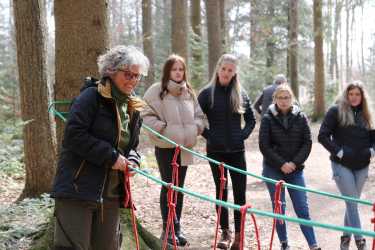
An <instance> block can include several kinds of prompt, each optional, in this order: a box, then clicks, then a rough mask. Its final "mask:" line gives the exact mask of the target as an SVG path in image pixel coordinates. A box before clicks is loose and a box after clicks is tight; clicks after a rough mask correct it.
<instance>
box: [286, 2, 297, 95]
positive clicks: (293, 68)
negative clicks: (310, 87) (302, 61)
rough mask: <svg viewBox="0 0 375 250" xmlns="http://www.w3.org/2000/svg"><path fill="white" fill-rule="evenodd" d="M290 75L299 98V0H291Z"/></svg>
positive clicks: (293, 88)
mask: <svg viewBox="0 0 375 250" xmlns="http://www.w3.org/2000/svg"><path fill="white" fill-rule="evenodd" d="M288 36H289V45H288V66H289V69H288V75H289V79H290V83H291V86H292V90H293V92H294V95H295V96H296V98H297V100H298V95H299V88H298V85H299V84H298V0H290V1H289V34H288Z"/></svg>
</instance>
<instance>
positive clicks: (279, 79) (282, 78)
mask: <svg viewBox="0 0 375 250" xmlns="http://www.w3.org/2000/svg"><path fill="white" fill-rule="evenodd" d="M286 82H288V80H287V79H286V77H285V76H284V75H283V74H278V75H276V76H275V78H274V79H273V83H275V84H282V83H286Z"/></svg>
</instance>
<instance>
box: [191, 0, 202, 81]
mask: <svg viewBox="0 0 375 250" xmlns="http://www.w3.org/2000/svg"><path fill="white" fill-rule="evenodd" d="M190 13H191V14H190V15H191V17H190V23H191V27H192V30H193V33H194V34H193V41H194V42H193V45H192V47H191V52H192V60H193V61H192V64H191V65H192V67H191V82H192V83H193V85H194V87H196V88H197V87H199V85H200V84H201V83H202V81H203V79H202V71H201V70H199V69H200V68H201V65H202V64H203V62H202V60H203V58H202V20H201V1H200V0H190Z"/></svg>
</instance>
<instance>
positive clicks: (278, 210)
mask: <svg viewBox="0 0 375 250" xmlns="http://www.w3.org/2000/svg"><path fill="white" fill-rule="evenodd" d="M283 184H284V181H283V180H280V181H278V182H277V183H276V184H275V196H274V204H275V205H274V206H275V209H274V211H273V213H275V214H282V209H281V205H282V202H281V200H280V199H281V192H282V188H283ZM277 222H278V223H280V224H283V223H284V221H283V220H280V219H279V220H277V219H276V218H274V219H273V225H272V234H271V241H270V250H272V244H273V237H274V235H275V228H276V223H277Z"/></svg>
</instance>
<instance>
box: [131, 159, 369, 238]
mask: <svg viewBox="0 0 375 250" xmlns="http://www.w3.org/2000/svg"><path fill="white" fill-rule="evenodd" d="M129 168H130V169H131V170H133V171H135V172H137V173H139V174H141V175H143V176H144V177H146V178H148V179H151V180H152V181H154V182H156V183H158V184H160V185H163V186H166V187H168V186H169V187H171V188H172V189H174V190H176V191H178V192H182V193H185V194H188V195H190V196H193V197H196V198H198V199H201V200H205V201H208V202H210V203H215V204H216V205H219V206H222V207H226V208H231V209H235V210H240V208H241V206H239V205H236V204H233V203H230V202H225V201H222V200H217V199H215V198H212V197H209V196H206V195H202V194H199V193H196V192H193V191H190V190H189V189H186V188H180V187H177V186H173V185H171V184H170V183H167V182H164V181H162V180H160V179H158V178H156V177H154V176H152V175H150V174H147V173H146V172H144V171H142V170H140V169H139V168H133V167H131V166H129ZM247 213H253V214H256V215H260V216H265V217H271V218H276V219H281V220H286V221H290V222H293V223H298V224H302V225H306V226H312V227H321V228H326V229H331V230H335V231H341V232H347V233H353V234H358V235H365V236H370V237H373V238H375V232H372V231H365V230H360V229H358V228H353V227H342V226H336V225H332V224H327V223H321V222H316V221H313V220H305V219H300V218H294V217H289V216H286V215H282V214H275V213H271V212H265V211H262V210H258V209H255V208H249V209H248V210H247Z"/></svg>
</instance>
